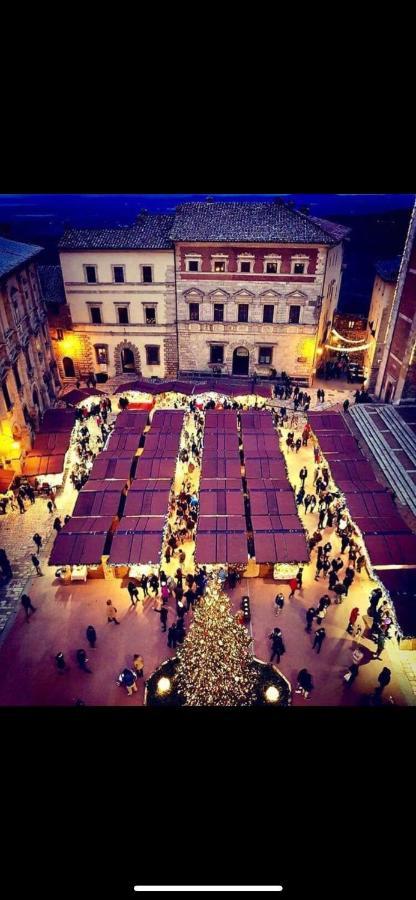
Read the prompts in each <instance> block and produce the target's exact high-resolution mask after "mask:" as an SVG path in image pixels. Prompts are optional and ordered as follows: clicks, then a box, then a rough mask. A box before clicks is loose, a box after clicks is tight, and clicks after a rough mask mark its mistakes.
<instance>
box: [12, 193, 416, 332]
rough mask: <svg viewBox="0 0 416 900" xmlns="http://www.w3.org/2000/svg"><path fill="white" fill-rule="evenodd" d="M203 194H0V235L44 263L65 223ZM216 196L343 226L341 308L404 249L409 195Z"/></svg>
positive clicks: (111, 217)
mask: <svg viewBox="0 0 416 900" xmlns="http://www.w3.org/2000/svg"><path fill="white" fill-rule="evenodd" d="M208 193H209V192H206V193H204V194H179V193H178V194H0V234H4V235H6V236H8V237H11V238H14V239H16V240H23V241H29V242H30V241H31V242H33V243H37V244H39V245H40V246H43V247H45V253H44V254H43V259H42V260H41V261H43V262H50V263H52V262H58V256H57V252H56V243H57V240H58V238H59V237H60V235H61V234H62V232H63V230H64V228H65V227H70V226H74V227H99V226H111V225H116V224H120V225H127V224H130V223H131V222H133V221H134V219H135V217H136V215H137V214H138V212H140V210H142V209H147V210H149V211H151V212H157V211H159V212H169V211H172V212H173V210H174V208H175V206H176V205H177V204H178V203H181V202H185V201H189V200H204V199H205V198H206V196H207V194H208ZM210 196H212V197H213V198H214V199H215V200H244V201H246V202H247V201H250V200H252V201H256V200H257V201H258V200H272V199H273V198H274V197H276V196H280V197H284V198H286V199H287V200H293V201H294V202H295V206H296V207H297V208H300V207H303V206H308V207H309V211H310V213H311V215H316V216H322V217H328V218H332V219H334V220H336V221H339V222H340V223H342V224H345V225H348V226H349V227H350V228H351V229H352V231H351V239H350V241H349V242H348V243H347V246H346V255H345V259H346V263H347V267H346V269H345V271H344V274H343V280H342V288H341V297H340V309H341V310H342V311H344V312H355V313H358V312H362V313H363V314H365V313H366V312H367V310H368V306H369V302H370V297H371V289H372V284H373V280H374V265H375V263H376V262H377V260H379V259H390V258H392V257H394V256H396V255H398V254H400V253H401V252H402V250H403V246H404V241H405V237H406V232H407V227H408V223H409V216H410V211H411V208H412V206H413V203H414V194H288V193H278V192H275V193H273V194H215V193H212V192H211V194H210Z"/></svg>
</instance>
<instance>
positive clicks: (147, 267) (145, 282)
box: [140, 263, 155, 284]
mask: <svg viewBox="0 0 416 900" xmlns="http://www.w3.org/2000/svg"><path fill="white" fill-rule="evenodd" d="M144 269H150V275H151V278H150V281H145V278H144ZM154 280H155V279H154V267H153V265H152V264H151V263H143V265H141V266H140V281H141V283H142V284H154Z"/></svg>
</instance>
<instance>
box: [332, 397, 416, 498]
mask: <svg viewBox="0 0 416 900" xmlns="http://www.w3.org/2000/svg"><path fill="white" fill-rule="evenodd" d="M375 409H376V410H377V413H378V414H379V415H380V416H381V418H382V419H383V421H386V424H388V425H389V428H391V430H392V433H393V434H394V435H395V437H397V442H398V445H400V447H402V449H405V447H404V446H403V445H402V444H401V443H400V436H399V433H401V430H402V429H401V426H402V425H403V424H404V423H402V422H401V420H400V423H397V420H396V419H395V421H394V428H392V426H391V425H390V421H389V422H388V423H387V420H386V419H385V418H384V416H383V413H385V412H386V411H387V410H388V407H375V406H371V407H367V406H366V405H365V404H363V405H359V404H357V405H356V406H351V407H350V409H349V413H350V415H351V417H352V419H353V421H354V422H355V424H356V426H357V428H358V429H359V431H360V433H361V434H362V436H363V438H364V440H365V442H366V444H367V446H368V447H369V449H370V450H371V452H372V453H373V454H374V456H375V458H376V460H377V462H378V464H379V466H380V468H381V469H382V471H383V473H384V475H385V476H386V478H387V480H388V481H389V484H390V485H391V487H392V488H393V490H394V492H395V494H396V497H397V499H398V500H399V501H400V502H401V503H403V504H405V505H406V506H408V507H409V509H410V510H411V511H412V513H413V514H414V515H416V486H415V483H414V481H412V479H411V478H410V477H409V475H408V474H407V472H406V471H405V470H404V468H403V466H402V465H401V464H400V463H399V461H398V460H397V459H396V458H395V457H394V455H393V453H392V448H391V447H390V446H389V444H388V443H387V441H386V440H385V438H384V437H383V435H382V434H381V432H380V431H378V429H377V428H375V427H374V423H373V422H372V417H371V414H370V411H369V410H373V411H374V410H375ZM391 412H392V413H394V410H393V409H391ZM396 415H397V419H399V418H400V417H399V416H398V414H396ZM396 425H397V433H396ZM409 431H410V429H409ZM413 437H414V436H413ZM402 439H403V440H404V439H405V438H404V437H402ZM406 442H407V444H409V443H410V439H409V436H408V435H406ZM406 453H408V455H409V456H410V458H411V459H412V460H413V459H415V468H416V455H415V453H416V447H413V448H412V454H413V455H411V453H409V451H408V450H407V449H406Z"/></svg>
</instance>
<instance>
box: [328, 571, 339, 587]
mask: <svg viewBox="0 0 416 900" xmlns="http://www.w3.org/2000/svg"><path fill="white" fill-rule="evenodd" d="M338 580H339V579H338V575H337V573H336V572H334V570H333V569H332V570H331V571H330V573H329V590H330V591H333V590H334V588H335V585H336V583H337V581H338Z"/></svg>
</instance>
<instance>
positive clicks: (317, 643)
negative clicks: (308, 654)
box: [312, 627, 326, 653]
mask: <svg viewBox="0 0 416 900" xmlns="http://www.w3.org/2000/svg"><path fill="white" fill-rule="evenodd" d="M325 638H326V631H325V628H323V627H322V628H318V630H317V631H315V638H314V642H313V644H312V650H314V649H315V647H316V648H317V649H316V652H317V653H320V652H321V647H322V644H323V642H324V640H325Z"/></svg>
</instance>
